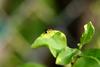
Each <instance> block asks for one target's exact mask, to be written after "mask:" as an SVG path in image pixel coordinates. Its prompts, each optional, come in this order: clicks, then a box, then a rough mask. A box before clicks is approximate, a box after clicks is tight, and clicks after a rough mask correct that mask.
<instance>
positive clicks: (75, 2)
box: [0, 0, 100, 67]
mask: <svg viewBox="0 0 100 67" xmlns="http://www.w3.org/2000/svg"><path fill="white" fill-rule="evenodd" d="M90 20H91V21H92V22H93V24H94V26H95V28H96V32H95V36H94V38H93V40H92V41H91V43H90V44H89V45H88V46H85V47H86V48H100V0H0V67H19V66H20V65H23V64H25V63H39V64H44V65H45V66H47V67H61V66H57V65H55V58H53V56H52V55H51V54H50V51H49V50H48V48H45V47H41V48H38V49H32V48H31V44H32V43H33V42H34V40H35V39H36V38H37V37H38V36H39V35H40V34H41V33H43V32H45V31H46V30H47V29H57V30H60V31H63V32H64V33H65V34H66V36H67V38H68V45H69V47H71V48H75V47H77V45H76V44H77V43H78V42H79V38H80V35H81V33H82V32H83V25H84V24H85V23H87V22H88V21H90ZM30 67H32V66H30Z"/></svg>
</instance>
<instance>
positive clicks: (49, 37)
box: [32, 30, 66, 57]
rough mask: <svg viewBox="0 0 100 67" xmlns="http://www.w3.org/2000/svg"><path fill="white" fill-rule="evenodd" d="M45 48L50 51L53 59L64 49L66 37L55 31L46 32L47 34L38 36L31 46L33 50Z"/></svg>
mask: <svg viewBox="0 0 100 67" xmlns="http://www.w3.org/2000/svg"><path fill="white" fill-rule="evenodd" d="M40 46H46V47H48V48H49V49H50V51H51V53H52V54H53V56H54V57H57V55H58V54H59V52H60V51H62V50H63V49H65V48H66V36H65V35H64V34H63V33H62V32H60V31H57V30H48V31H47V33H43V34H42V35H40V36H39V37H38V38H37V39H36V40H35V42H34V43H33V44H32V47H33V48H37V47H40Z"/></svg>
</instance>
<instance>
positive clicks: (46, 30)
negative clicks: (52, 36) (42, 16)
mask: <svg viewBox="0 0 100 67" xmlns="http://www.w3.org/2000/svg"><path fill="white" fill-rule="evenodd" d="M50 30H53V29H45V33H48V31H50Z"/></svg>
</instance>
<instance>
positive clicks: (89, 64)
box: [73, 57, 100, 67]
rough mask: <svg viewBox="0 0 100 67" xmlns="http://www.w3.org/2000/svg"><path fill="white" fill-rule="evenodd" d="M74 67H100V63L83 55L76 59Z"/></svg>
mask: <svg viewBox="0 0 100 67" xmlns="http://www.w3.org/2000/svg"><path fill="white" fill-rule="evenodd" d="M73 67H100V63H98V62H97V61H96V60H95V59H92V58H91V57H81V58H79V59H78V60H77V61H76V63H75V64H74V65H73Z"/></svg>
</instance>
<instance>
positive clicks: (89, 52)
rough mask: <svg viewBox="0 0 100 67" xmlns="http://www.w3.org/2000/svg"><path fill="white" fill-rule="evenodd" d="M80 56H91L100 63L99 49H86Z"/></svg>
mask: <svg viewBox="0 0 100 67" xmlns="http://www.w3.org/2000/svg"><path fill="white" fill-rule="evenodd" d="M82 56H92V57H95V58H96V59H98V60H99V61H100V49H87V50H85V51H83V52H82Z"/></svg>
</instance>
